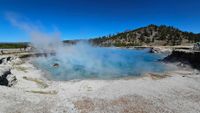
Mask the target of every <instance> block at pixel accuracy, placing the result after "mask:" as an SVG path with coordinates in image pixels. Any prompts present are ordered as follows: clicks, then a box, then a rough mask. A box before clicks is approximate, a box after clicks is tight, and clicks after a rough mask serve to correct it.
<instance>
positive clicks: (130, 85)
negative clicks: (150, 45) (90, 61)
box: [0, 52, 200, 113]
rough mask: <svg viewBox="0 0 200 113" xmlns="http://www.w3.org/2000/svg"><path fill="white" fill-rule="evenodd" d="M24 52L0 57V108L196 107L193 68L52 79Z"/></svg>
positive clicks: (23, 112) (136, 112)
mask: <svg viewBox="0 0 200 113" xmlns="http://www.w3.org/2000/svg"><path fill="white" fill-rule="evenodd" d="M172 54H173V52H172ZM27 55H28V56H29V55H30V54H29V53H28V54H19V55H5V56H1V58H0V59H1V63H0V74H1V75H2V76H0V77H3V79H7V81H9V83H8V84H4V86H0V91H1V93H0V100H1V101H0V104H1V106H0V113H27V112H28V113H93V112H96V113H102V112H110V113H124V112H126V113H163V112H170V113H198V112H200V108H199V106H200V95H199V94H200V87H199V86H200V73H199V71H198V70H196V69H193V68H186V69H185V68H184V69H183V68H180V70H176V71H172V72H166V73H161V74H156V73H147V74H145V76H144V77H140V78H122V79H118V80H72V81H66V82H64V81H51V80H47V79H46V78H45V77H44V76H43V75H44V73H43V72H42V71H41V70H39V69H37V68H36V67H34V66H33V65H32V64H31V59H32V58H27V57H22V56H27ZM169 56H170V55H169ZM169 56H168V57H169ZM178 56H179V55H178ZM24 58H26V59H24ZM33 58H34V57H33ZM5 67H8V68H5ZM11 78H12V79H11ZM14 78H15V79H14ZM1 79H2V78H0V80H1ZM0 83H1V82H0ZM7 86H11V87H7ZM183 106H184V107H183Z"/></svg>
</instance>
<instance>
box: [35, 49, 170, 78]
mask: <svg viewBox="0 0 200 113" xmlns="http://www.w3.org/2000/svg"><path fill="white" fill-rule="evenodd" d="M165 56H166V55H163V54H152V53H149V50H148V49H144V50H133V49H116V48H115V49H114V48H100V47H96V48H94V47H93V48H89V49H88V47H85V46H83V47H71V48H69V49H66V50H65V51H58V53H56V55H55V56H49V57H38V58H36V59H35V60H34V61H33V63H34V65H36V66H37V67H39V68H40V69H42V70H44V71H46V72H48V73H50V74H49V78H51V79H53V80H72V79H112V78H119V77H128V76H141V75H143V74H144V73H148V72H164V71H168V70H170V67H168V66H167V65H166V64H164V63H161V62H159V61H158V60H159V59H162V58H164V57H165Z"/></svg>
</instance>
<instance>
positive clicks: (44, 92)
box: [26, 90, 58, 95]
mask: <svg viewBox="0 0 200 113" xmlns="http://www.w3.org/2000/svg"><path fill="white" fill-rule="evenodd" d="M26 92H30V93H38V94H49V95H56V94H57V93H58V92H57V91H55V90H53V91H41V90H31V91H26Z"/></svg>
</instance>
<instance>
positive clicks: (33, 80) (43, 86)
mask: <svg viewBox="0 0 200 113" xmlns="http://www.w3.org/2000/svg"><path fill="white" fill-rule="evenodd" d="M23 79H25V80H28V81H32V82H35V83H37V84H38V85H39V86H40V87H41V88H47V87H48V84H46V83H45V82H44V81H43V80H41V79H37V78H31V77H26V76H23Z"/></svg>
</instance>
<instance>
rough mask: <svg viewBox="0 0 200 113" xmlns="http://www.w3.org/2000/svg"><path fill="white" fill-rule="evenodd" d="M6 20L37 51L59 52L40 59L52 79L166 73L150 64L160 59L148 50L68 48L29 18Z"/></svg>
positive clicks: (82, 45) (82, 44)
mask: <svg viewBox="0 0 200 113" xmlns="http://www.w3.org/2000/svg"><path fill="white" fill-rule="evenodd" d="M6 18H7V19H8V20H9V21H10V22H11V24H12V25H14V26H16V27H18V28H20V29H22V30H24V31H25V32H26V33H28V34H29V36H30V37H31V43H32V45H33V46H34V47H35V48H36V49H37V52H45V53H49V52H52V51H53V52H55V56H49V57H47V58H46V57H40V58H37V59H36V64H37V65H38V66H39V67H41V68H43V69H45V70H47V71H49V72H50V73H51V74H53V75H52V76H49V77H52V78H54V79H58V80H69V79H75V78H76V79H81V78H94V77H99V78H110V77H111V78H112V77H119V76H127V75H133V74H138V73H143V72H147V71H148V72H149V71H162V70H163V69H162V68H161V67H162V66H161V64H158V63H149V64H147V63H146V62H148V60H149V58H150V60H152V59H156V57H155V56H152V55H148V56H147V58H146V59H145V55H146V51H145V50H144V51H140V52H138V51H134V50H131V52H130V50H125V53H122V51H124V50H120V51H118V50H116V49H107V48H101V47H93V46H91V45H90V44H88V43H86V42H80V43H78V44H76V45H65V44H63V43H62V41H61V39H60V33H59V32H54V33H53V34H48V33H44V32H42V30H41V28H42V27H41V25H37V26H35V25H33V24H31V22H29V20H28V19H27V18H24V17H21V16H18V15H16V14H13V13H7V14H6ZM38 26H39V27H38ZM130 54H131V55H130ZM142 56H143V57H142ZM138 60H139V61H138ZM55 63H57V64H59V67H57V68H55V67H53V66H52V65H53V64H55Z"/></svg>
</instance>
